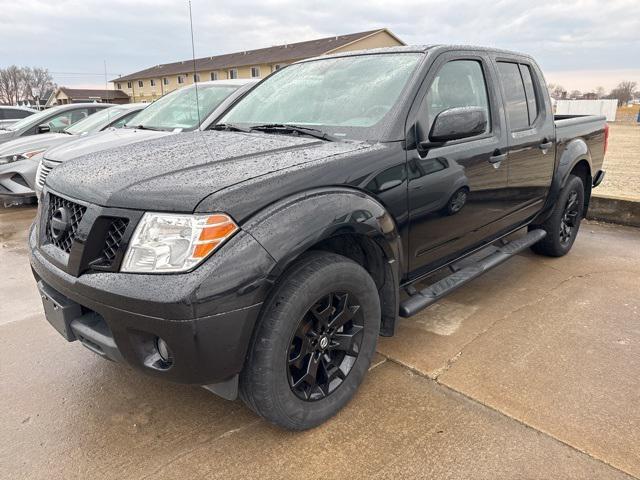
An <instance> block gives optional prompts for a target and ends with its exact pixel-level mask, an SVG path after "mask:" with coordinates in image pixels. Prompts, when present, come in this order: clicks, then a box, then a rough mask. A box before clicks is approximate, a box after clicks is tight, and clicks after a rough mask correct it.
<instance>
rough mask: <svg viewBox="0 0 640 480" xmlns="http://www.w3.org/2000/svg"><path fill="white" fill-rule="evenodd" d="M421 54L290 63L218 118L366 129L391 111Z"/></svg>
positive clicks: (340, 129)
mask: <svg viewBox="0 0 640 480" xmlns="http://www.w3.org/2000/svg"><path fill="white" fill-rule="evenodd" d="M421 57H422V54H420V53H388V54H370V55H357V56H350V57H338V58H328V59H319V60H314V61H309V62H303V63H298V64H294V65H291V66H289V67H286V68H284V69H282V70H280V71H279V72H278V73H277V74H275V75H272V76H271V77H269V78H267V79H266V80H264V81H263V82H262V83H261V84H259V85H258V86H257V87H255V88H254V89H253V90H252V91H251V92H250V93H248V94H247V95H246V96H245V97H244V98H243V99H242V100H241V101H240V102H239V103H238V104H237V105H236V106H235V107H233V108H232V109H231V110H230V111H229V112H228V113H227V114H226V115H225V116H224V118H222V119H221V120H220V122H221V123H223V124H231V125H233V124H240V125H242V126H243V127H249V128H250V127H251V126H257V125H265V124H290V125H299V126H300V125H302V126H317V127H322V128H323V130H327V128H326V127H329V129H331V130H333V131H334V133H335V134H336V135H341V136H351V135H350V134H349V133H344V132H343V131H346V132H348V131H349V130H350V128H352V127H355V128H356V129H358V128H360V129H365V130H366V129H367V128H369V127H372V126H374V125H376V124H377V123H378V122H380V121H381V120H382V118H383V117H384V116H385V115H386V114H387V113H388V112H389V110H391V108H392V107H393V106H394V104H395V102H396V101H397V100H398V97H399V96H400V93H401V92H402V90H403V88H404V86H405V85H406V83H407V81H408V80H409V77H410V76H411V74H412V72H413V71H414V69H415V67H416V65H417V63H418V61H419V59H420V58H421ZM351 133H353V131H351ZM356 137H362V135H356ZM364 137H365V138H366V135H364Z"/></svg>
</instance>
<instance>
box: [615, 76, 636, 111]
mask: <svg viewBox="0 0 640 480" xmlns="http://www.w3.org/2000/svg"><path fill="white" fill-rule="evenodd" d="M637 86H638V84H637V82H631V81H624V82H620V83H619V84H618V86H617V87H616V88H614V89H613V90H611V93H609V95H608V97H609V98H615V99H616V100H618V105H625V104H627V103H629V102H630V101H631V100H633V95H634V92H635V90H636V87H637Z"/></svg>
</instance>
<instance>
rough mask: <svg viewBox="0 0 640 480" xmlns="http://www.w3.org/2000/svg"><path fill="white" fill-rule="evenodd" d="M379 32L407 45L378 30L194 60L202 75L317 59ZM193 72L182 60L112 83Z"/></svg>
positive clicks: (191, 66)
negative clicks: (213, 71) (231, 69)
mask: <svg viewBox="0 0 640 480" xmlns="http://www.w3.org/2000/svg"><path fill="white" fill-rule="evenodd" d="M379 32H386V33H388V34H389V35H391V36H392V37H393V38H395V39H396V40H398V41H399V42H400V43H402V44H404V42H402V41H401V40H400V39H398V38H397V37H396V36H395V35H393V33H391V32H390V31H389V30H387V29H386V28H379V29H377V30H369V31H366V32H358V33H350V34H348V35H338V36H333V37H326V38H318V39H316V40H309V41H306V42H297V43H289V44H284V45H276V46H274V47H267V48H259V49H257V50H246V51H243V52H235V53H228V54H224V55H217V56H213V57H203V58H197V59H196V61H195V62H196V67H195V70H196V71H198V72H203V71H209V70H222V69H225V68H232V67H243V66H248V65H260V64H265V63H271V64H272V63H278V62H293V61H296V60H301V59H303V58H309V57H317V56H318V55H322V54H324V53H329V52H331V51H333V50H335V49H337V48H341V47H344V46H346V45H348V44H350V43H353V42H356V41H358V40H362V39H364V38H367V37H370V36H372V35H375V34H376V33H379ZM193 71H194V68H193V60H183V61H181V62H173V63H166V64H162V65H156V66H154V67H150V68H147V69H145V70H140V71H139V72H135V73H131V74H129V75H125V76H122V77H119V78H115V79H113V80H111V81H112V82H121V81H128V80H134V79H136V80H137V79H139V78H159V77H163V76H167V75H177V74H180V73H191V72H193Z"/></svg>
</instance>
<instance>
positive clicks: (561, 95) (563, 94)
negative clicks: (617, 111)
mask: <svg viewBox="0 0 640 480" xmlns="http://www.w3.org/2000/svg"><path fill="white" fill-rule="evenodd" d="M547 87H548V88H549V95H551V97H552V98H555V99H556V100H564V99H568V100H569V99H570V100H576V99H578V100H583V99H584V100H599V99H602V98H609V99H614V100H618V105H626V104H628V103H629V102H631V101H632V100H634V99H635V98H640V90H637V87H638V83H637V82H631V81H624V82H620V83H619V84H618V86H617V87H616V88H614V89H613V90H611V91H610V92H609V93H606V91H605V89H604V88H603V87H596V88H595V89H594V90H593V91H590V92H581V91H580V90H573V91H571V92H567V90H565V88H564V87H563V86H562V85H558V84H556V83H550V84H548V85H547Z"/></svg>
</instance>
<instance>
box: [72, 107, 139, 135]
mask: <svg viewBox="0 0 640 480" xmlns="http://www.w3.org/2000/svg"><path fill="white" fill-rule="evenodd" d="M126 110H128V108H126V107H110V108H105V109H104V110H100V111H99V112H97V113H94V114H93V115H89V116H88V117H87V118H85V119H84V120H80V121H79V122H78V123H74V124H73V125H71V126H70V127H68V128H66V129H65V130H64V131H65V132H66V133H69V134H71V135H82V134H83V133H92V132H98V131H100V130H102V129H103V128H104V127H106V126H107V125H109V124H110V123H111V122H112V121H113V120H114V119H115V118H117V117H119V116H120V115H122V113H123V112H125V111H126Z"/></svg>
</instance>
